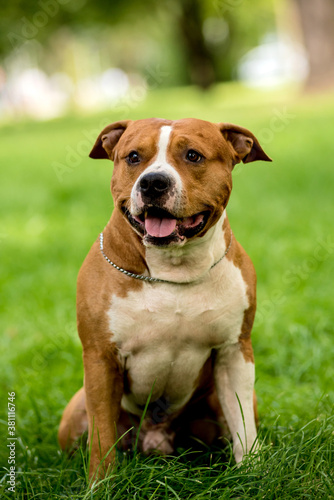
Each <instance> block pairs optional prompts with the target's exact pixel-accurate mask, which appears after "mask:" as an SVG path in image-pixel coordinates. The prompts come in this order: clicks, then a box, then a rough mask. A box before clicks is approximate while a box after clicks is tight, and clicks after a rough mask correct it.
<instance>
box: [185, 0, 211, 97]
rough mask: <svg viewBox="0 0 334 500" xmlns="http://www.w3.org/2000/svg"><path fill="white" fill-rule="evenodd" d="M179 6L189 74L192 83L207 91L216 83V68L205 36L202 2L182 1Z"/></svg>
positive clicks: (195, 0)
mask: <svg viewBox="0 0 334 500" xmlns="http://www.w3.org/2000/svg"><path fill="white" fill-rule="evenodd" d="M179 6H180V8H181V17H180V30H181V36H182V39H183V44H184V49H185V54H186V60H187V74H188V76H189V80H190V82H191V83H194V84H195V85H199V86H200V87H201V88H203V89H206V88H208V87H210V85H212V84H213V83H214V82H215V67H214V60H213V57H212V54H211V53H210V51H209V50H208V48H207V46H206V44H205V40H204V36H203V31H202V17H201V6H200V0H182V1H180V4H179Z"/></svg>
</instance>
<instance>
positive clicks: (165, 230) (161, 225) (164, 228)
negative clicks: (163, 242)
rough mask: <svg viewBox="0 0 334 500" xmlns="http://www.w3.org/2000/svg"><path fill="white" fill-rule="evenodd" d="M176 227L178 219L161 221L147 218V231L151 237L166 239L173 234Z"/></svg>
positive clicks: (156, 218) (155, 218)
mask: <svg viewBox="0 0 334 500" xmlns="http://www.w3.org/2000/svg"><path fill="white" fill-rule="evenodd" d="M175 227H176V219H160V218H159V217H149V216H148V217H146V219H145V229H146V231H147V232H148V234H149V235H150V236H155V237H156V238H165V237H166V236H169V235H170V234H172V232H173V231H174V229H175Z"/></svg>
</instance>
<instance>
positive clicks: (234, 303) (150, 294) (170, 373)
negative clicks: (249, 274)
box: [108, 260, 248, 411]
mask: <svg viewBox="0 0 334 500" xmlns="http://www.w3.org/2000/svg"><path fill="white" fill-rule="evenodd" d="M247 307H248V299H247V294H246V285H245V282H244V280H243V278H242V275H241V271H240V269H239V268H237V267H235V266H234V264H233V263H232V262H231V261H228V260H224V261H222V262H220V263H219V265H218V266H217V267H216V268H214V269H212V271H210V273H208V275H207V277H206V279H205V280H203V281H202V282H200V283H196V284H189V285H170V284H161V283H152V284H150V283H144V284H143V288H142V289H141V290H140V291H139V292H138V291H136V292H130V293H129V294H128V295H127V296H126V297H123V298H120V297H117V296H116V295H113V296H112V297H111V306H110V309H109V311H108V317H109V325H110V332H111V341H112V342H115V343H116V345H117V347H118V350H119V356H120V359H121V362H122V364H123V366H125V368H126V369H127V370H128V374H129V378H130V381H131V384H130V388H131V393H132V395H131V397H128V398H127V399H128V402H127V403H126V402H125V406H126V404H127V405H128V409H130V410H132V411H134V408H133V407H131V408H130V407H129V405H130V406H133V404H139V405H143V404H145V402H146V399H147V397H148V395H149V393H150V391H151V389H152V386H153V384H154V390H153V394H152V400H156V399H158V398H159V397H161V396H164V397H166V398H167V399H168V400H169V401H170V403H171V404H172V405H173V406H175V407H178V406H180V405H182V404H184V403H185V402H186V400H187V399H188V398H190V396H191V394H192V392H193V391H194V389H195V385H196V379H197V378H198V376H199V372H200V370H201V368H202V366H203V365H204V363H205V361H206V359H207V358H208V357H209V355H210V353H211V350H212V349H213V348H215V347H216V348H217V347H224V345H226V346H227V345H229V344H231V343H235V342H237V339H238V337H239V335H240V332H241V326H242V322H243V314H244V311H245V309H247ZM130 399H131V401H132V402H131V403H130ZM123 404H124V401H123Z"/></svg>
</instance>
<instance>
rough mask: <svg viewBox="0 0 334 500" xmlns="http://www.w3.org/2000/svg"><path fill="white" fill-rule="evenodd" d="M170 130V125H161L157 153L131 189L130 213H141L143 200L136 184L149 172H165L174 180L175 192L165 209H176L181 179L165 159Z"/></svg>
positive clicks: (179, 196)
mask: <svg viewBox="0 0 334 500" xmlns="http://www.w3.org/2000/svg"><path fill="white" fill-rule="evenodd" d="M171 132H172V127H171V126H169V125H164V126H163V127H161V130H160V136H159V143H158V153H157V156H156V157H155V159H154V161H153V163H152V164H151V165H149V166H148V167H147V168H146V169H145V170H144V172H142V174H141V175H140V176H139V177H138V179H137V181H136V182H135V184H134V186H133V188H132V191H131V213H132V214H134V215H138V214H140V213H141V210H142V208H143V202H142V199H141V194H140V192H138V189H137V187H138V185H139V183H140V180H141V178H142V177H143V176H144V175H146V174H148V173H150V172H157V171H159V172H161V173H165V174H167V175H168V176H169V177H170V178H171V179H173V181H174V182H175V194H174V195H173V196H171V197H170V198H169V200H168V201H167V203H166V205H165V207H164V208H165V209H166V210H170V211H173V210H177V209H178V207H179V203H180V201H181V196H182V179H181V177H180V174H179V173H178V172H177V170H176V169H175V168H174V167H173V166H172V165H170V163H168V161H167V149H168V145H169V141H170V134H171Z"/></svg>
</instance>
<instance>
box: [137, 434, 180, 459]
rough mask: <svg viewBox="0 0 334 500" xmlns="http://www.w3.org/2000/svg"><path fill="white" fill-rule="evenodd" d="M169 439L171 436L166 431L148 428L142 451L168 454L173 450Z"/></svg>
mask: <svg viewBox="0 0 334 500" xmlns="http://www.w3.org/2000/svg"><path fill="white" fill-rule="evenodd" d="M171 441H172V436H169V435H168V434H167V433H166V432H164V431H162V430H159V429H154V430H149V431H147V433H146V435H145V437H144V440H143V445H142V447H143V452H144V453H146V454H150V453H154V452H157V453H161V454H162V455H170V454H171V453H173V452H174V447H173V445H172V442H171Z"/></svg>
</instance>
